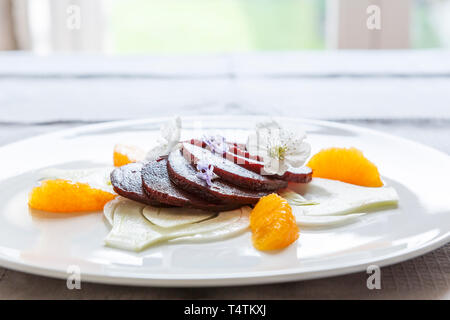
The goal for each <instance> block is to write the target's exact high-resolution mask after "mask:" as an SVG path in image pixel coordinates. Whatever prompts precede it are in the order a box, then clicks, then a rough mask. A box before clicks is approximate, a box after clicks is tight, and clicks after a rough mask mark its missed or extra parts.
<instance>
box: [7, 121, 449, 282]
mask: <svg viewBox="0 0 450 320" xmlns="http://www.w3.org/2000/svg"><path fill="white" fill-rule="evenodd" d="M236 117H239V118H245V117H246V118H251V120H252V121H253V122H254V121H255V120H257V118H260V119H267V118H268V116H264V115H230V116H225V117H224V116H220V115H205V116H182V119H186V120H199V118H200V119H201V120H205V119H210V120H213V119H214V120H216V121H217V120H221V121H224V120H225V119H226V118H236ZM172 118H173V117H157V118H144V119H129V120H116V121H106V122H99V123H94V124H88V125H80V126H76V127H74V128H69V129H62V130H57V131H55V132H50V133H45V134H40V135H37V136H34V137H30V138H25V139H20V140H18V141H14V142H11V143H8V144H5V145H3V146H1V147H0V153H1V152H2V151H4V149H8V148H9V147H11V146H15V145H18V144H22V143H24V144H26V143H30V142H33V141H34V140H41V139H51V138H52V137H58V136H64V135H69V134H75V133H77V132H80V131H81V132H86V131H90V130H101V129H106V128H113V127H118V126H129V125H133V124H144V123H161V122H163V121H167V120H168V119H172ZM224 118H225V119H224ZM271 118H273V119H280V120H283V119H284V120H287V121H289V122H302V123H305V124H312V125H322V126H327V127H334V128H343V129H346V130H352V131H359V132H365V133H368V134H374V135H377V136H381V137H384V138H387V139H392V140H396V141H398V142H401V143H407V144H410V145H415V146H418V147H421V148H426V149H428V150H429V151H431V152H433V153H436V154H438V155H439V156H444V157H447V158H448V159H449V160H450V156H449V155H447V154H446V153H445V152H442V151H440V150H437V149H435V148H432V147H430V146H427V145H425V144H422V143H418V142H415V141H412V140H409V139H407V138H403V137H399V136H395V135H392V134H389V133H385V132H381V131H377V130H374V129H369V128H365V127H360V126H357V125H353V124H346V123H338V122H334V121H327V120H316V119H306V118H286V117H271ZM448 242H450V231H447V232H446V233H444V234H442V235H440V236H439V237H437V238H435V239H433V240H432V241H429V242H427V243H425V244H423V245H421V246H419V247H415V248H414V249H413V250H411V251H407V250H406V252H403V251H405V250H401V251H396V252H394V253H392V254H390V255H388V256H386V257H382V258H380V259H377V260H373V259H372V260H371V259H370V258H367V259H365V260H364V261H366V260H370V261H367V262H359V263H358V264H351V263H349V264H346V265H344V266H341V267H337V268H336V267H333V268H326V267H325V268H321V269H317V268H314V270H307V271H304V270H303V271H299V270H298V268H289V269H283V270H272V271H257V272H253V273H252V274H248V272H246V273H242V272H238V273H237V274H236V275H234V274H231V275H225V274H223V275H222V274H221V275H217V274H215V275H213V276H211V277H209V276H208V275H204V276H202V277H199V276H190V275H182V276H179V275H178V276H177V275H176V274H170V277H169V278H168V277H166V278H164V275H162V276H161V277H159V276H157V277H155V275H154V274H153V275H151V277H148V276H143V277H136V275H135V276H134V277H131V276H129V275H130V273H129V272H127V273H125V274H126V276H124V275H122V276H117V275H113V274H106V275H105V274H104V275H98V274H95V273H89V272H87V273H84V272H83V273H82V274H81V280H82V281H85V282H94V283H104V284H114V285H132V286H155V287H211V286H217V287H221V286H242V285H256V284H269V283H279V282H290V281H302V280H311V279H318V278H326V277H333V276H339V275H345V274H351V273H355V272H361V271H365V270H367V267H368V266H369V265H377V266H379V267H385V266H388V265H392V264H396V263H400V262H403V261H406V260H409V259H413V258H416V257H418V256H421V255H424V254H426V253H428V252H431V251H434V250H436V249H438V248H440V247H442V246H444V245H445V244H446V243H448ZM0 266H1V267H4V268H7V269H12V270H16V271H20V272H26V273H30V274H34V275H39V276H46V277H50V278H57V279H67V277H68V273H67V272H63V271H61V270H60V269H57V268H44V267H40V266H32V265H30V264H25V263H21V262H15V261H12V260H11V259H8V258H5V257H4V256H1V255H0Z"/></svg>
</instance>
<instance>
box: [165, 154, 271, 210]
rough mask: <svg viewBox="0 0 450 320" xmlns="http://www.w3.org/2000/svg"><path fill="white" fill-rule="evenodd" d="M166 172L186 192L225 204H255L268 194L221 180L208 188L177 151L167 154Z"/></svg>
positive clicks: (214, 180)
mask: <svg viewBox="0 0 450 320" xmlns="http://www.w3.org/2000/svg"><path fill="white" fill-rule="evenodd" d="M167 171H168V173H169V177H170V179H171V180H172V181H173V182H174V183H175V184H176V185H177V187H178V188H181V189H183V190H185V191H187V192H190V193H194V194H196V195H197V196H199V197H201V198H204V197H214V198H215V199H218V200H220V201H222V202H226V203H240V204H241V205H242V204H255V203H256V202H258V200H259V199H260V198H261V197H263V196H265V195H267V194H268V193H269V192H264V191H253V190H248V189H243V188H240V187H237V186H235V185H232V184H230V183H227V182H226V181H223V180H222V179H220V178H219V179H213V180H212V182H211V185H210V186H208V184H207V183H206V181H204V180H202V179H201V178H199V177H197V170H196V169H194V167H193V166H192V165H191V164H190V162H189V161H188V160H186V159H185V158H184V157H183V155H182V154H181V152H180V151H179V150H175V151H172V152H171V153H170V154H169V159H168V162H167Z"/></svg>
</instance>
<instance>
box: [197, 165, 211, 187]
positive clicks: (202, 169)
mask: <svg viewBox="0 0 450 320" xmlns="http://www.w3.org/2000/svg"><path fill="white" fill-rule="evenodd" d="M197 171H198V172H197V178H200V179H202V180H205V181H206V184H207V185H208V186H211V180H212V178H213V177H214V166H212V165H211V164H209V163H208V161H206V160H200V161H198V162H197Z"/></svg>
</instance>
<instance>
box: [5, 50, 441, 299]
mask: <svg viewBox="0 0 450 320" xmlns="http://www.w3.org/2000/svg"><path fill="white" fill-rule="evenodd" d="M174 114H179V115H196V114H237V115H239V114H258V115H260V114H262V115H282V116H290V117H306V118H316V119H326V120H332V121H338V122H341V123H350V124H354V125H359V126H364V127H367V128H372V129H375V130H380V131H384V132H389V133H392V134H394V135H399V136H403V137H406V138H409V139H411V140H415V141H418V142H421V143H424V144H427V145H429V146H432V147H434V148H436V149H439V150H441V151H443V152H445V153H450V139H449V138H450V53H449V52H442V51H393V52H388V51H375V52H365V51H352V52H345V51H341V52H305V53H284V54H280V53H266V54H239V55H231V54H227V55H225V54H224V55H217V56H183V57H167V56H151V57H105V56H70V55H59V56H52V57H37V56H33V55H29V54H24V53H16V54H0V145H4V144H7V143H11V142H14V141H17V140H20V139H22V138H26V137H30V136H34V135H36V134H40V133H46V132H51V131H55V130H60V129H65V128H69V127H74V126H79V125H83V124H87V123H97V122H103V121H110V120H119V119H132V118H144V117H145V118H151V117H156V116H171V115H174ZM444 195H445V194H444V192H443V196H444ZM449 214H450V213H449ZM381 276H382V277H381V278H382V282H381V285H382V288H381V290H369V289H367V287H366V280H367V277H368V275H367V274H366V273H356V274H350V275H345V276H339V277H333V278H325V279H319V280H309V281H302V282H293V283H284V284H275V285H263V286H261V285H259V286H246V287H240V288H239V289H238V288H236V287H228V288H195V289H186V288H183V289H180V288H134V287H127V286H111V285H100V284H91V283H82V289H81V290H68V289H67V288H66V282H65V281H64V280H56V279H50V278H45V277H40V276H34V275H29V274H25V273H21V272H16V271H13V270H8V269H4V268H1V267H0V299H45V298H49V299H66V298H67V299H72V298H77V299H104V298H106V299H114V298H118V299H125V298H127V299H139V298H145V299H159V298H165V299H220V298H225V299H371V298H375V299H380V298H381V299H387V298H393V299H398V298H407V299H450V243H448V244H447V245H445V246H444V247H442V248H440V249H438V250H435V251H433V252H431V253H429V254H426V255H424V256H421V257H418V258H416V259H412V260H409V261H405V262H403V263H399V264H396V265H393V266H388V267H384V268H382V269H381Z"/></svg>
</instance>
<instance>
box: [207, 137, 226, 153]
mask: <svg viewBox="0 0 450 320" xmlns="http://www.w3.org/2000/svg"><path fill="white" fill-rule="evenodd" d="M202 140H203V141H204V142H205V143H206V145H207V146H208V148H209V150H211V152H212V153H217V154H220V155H223V154H224V153H225V152H227V149H228V146H227V141H226V140H225V138H224V137H222V136H220V135H216V136H206V135H204V136H203V139H202Z"/></svg>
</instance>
